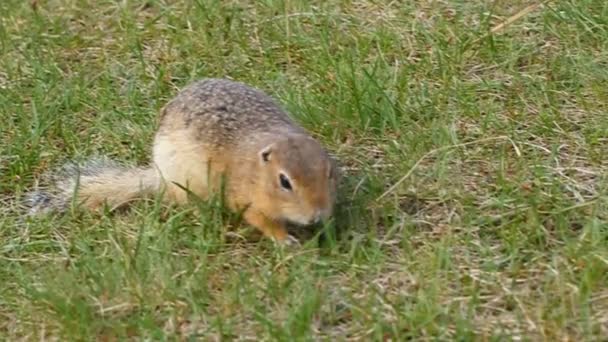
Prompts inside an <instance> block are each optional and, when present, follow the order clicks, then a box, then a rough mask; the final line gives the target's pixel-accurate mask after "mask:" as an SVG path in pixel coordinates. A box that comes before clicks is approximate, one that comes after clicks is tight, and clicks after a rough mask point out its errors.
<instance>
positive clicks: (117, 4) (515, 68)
mask: <svg viewBox="0 0 608 342" xmlns="http://www.w3.org/2000/svg"><path fill="white" fill-rule="evenodd" d="M538 2H539V1H519V0H515V1H464V0H461V1H456V0H453V1H430V0H425V1H392V2H390V1H373V0H359V1H350V0H331V1H304V0H265V1H210V0H198V1H161V0H150V1H145V2H144V1H141V2H136V1H109V0H102V1H85V0H73V1H69V0H61V1H60V0H48V1H43V0H40V1H36V0H34V1H21V0H3V1H0V16H1V21H0V51H1V54H0V196H2V197H1V198H0V200H2V208H1V209H0V337H2V339H8V340H15V339H28V340H29V339H41V338H51V337H59V338H60V339H62V340H74V339H76V340H89V339H94V338H97V339H101V340H113V339H123V338H126V337H131V338H137V339H139V338H149V339H153V340H156V339H163V338H175V337H177V338H178V339H181V338H187V337H197V336H198V337H204V338H205V339H212V340H213V339H224V338H237V337H238V338H241V339H248V338H249V339H265V340H268V339H272V340H291V339H297V340H307V339H328V340H330V339H339V340H344V339H374V340H381V339H392V340H404V339H408V338H415V339H436V338H438V339H439V340H451V339H458V340H470V339H477V340H502V339H526V340H541V339H545V340H552V341H553V340H593V339H594V338H595V339H597V338H600V337H601V336H603V337H604V338H605V336H608V161H607V158H606V156H607V154H608V108H607V103H608V102H607V101H608V86H607V84H608V83H607V82H608V2H606V1H604V0H576V1H575V0H572V1H557V0H556V1H551V2H548V3H546V4H545V5H544V6H541V7H537V8H530V9H531V11H529V13H526V12H525V11H524V12H523V13H522V14H525V15H523V16H522V17H521V18H514V19H517V20H515V21H514V22H513V23H510V24H509V25H506V26H505V27H504V28H503V29H501V27H500V26H498V25H500V24H501V23H502V22H504V21H505V20H507V19H508V18H510V17H512V16H514V15H516V14H517V13H518V12H520V11H521V10H522V9H524V8H526V7H527V6H529V5H533V4H535V3H538ZM493 28H494V29H495V30H494V31H495V32H494V33H491V30H492V29H493ZM209 76H213V77H231V78H234V79H237V80H240V81H244V82H247V83H249V84H252V85H254V86H256V87H259V88H261V89H264V90H266V91H267V92H269V93H271V94H272V95H274V96H275V97H276V98H278V99H279V100H280V101H281V102H282V103H284V105H285V107H286V108H288V109H289V110H290V112H292V113H293V115H294V117H296V119H297V120H298V121H299V122H300V123H301V124H302V125H304V126H305V127H306V128H307V129H309V130H310V131H311V132H313V133H314V134H315V135H316V136H317V137H318V138H319V139H320V140H321V141H323V143H324V144H326V145H327V146H328V148H329V149H331V150H332V151H333V152H334V153H336V154H337V155H338V156H339V158H340V160H341V163H342V166H343V168H344V170H345V173H346V177H345V180H344V184H343V186H342V187H341V193H340V197H341V201H340V202H341V205H340V207H339V210H338V213H337V217H336V222H335V225H334V227H333V228H335V229H329V230H328V231H329V232H330V233H331V232H335V234H328V235H326V236H325V238H323V239H321V238H318V239H316V238H313V239H312V240H310V241H309V243H308V244H307V245H306V246H304V247H303V248H301V249H299V250H281V249H278V248H276V247H275V246H273V245H272V244H271V243H269V242H268V241H258V242H256V241H255V240H254V239H249V238H245V239H242V238H239V237H238V234H234V232H237V233H239V234H240V233H242V234H240V235H244V236H245V237H247V236H249V235H250V232H251V229H250V228H248V227H246V226H245V225H243V224H241V223H240V222H239V220H238V219H236V218H235V217H234V215H231V214H230V213H227V212H226V211H225V210H223V209H222V206H221V204H220V203H218V202H217V201H210V202H209V203H199V204H198V205H194V204H193V205H192V206H189V207H182V208H168V207H162V206H160V205H158V204H157V203H155V202H153V201H150V202H140V203H137V204H136V205H134V207H133V208H132V209H130V210H128V211H127V212H125V213H119V214H117V213H113V214H109V213H108V214H104V215H95V214H91V213H87V212H83V211H78V210H76V211H73V212H70V213H69V214H66V215H63V216H51V217H46V218H38V219H24V217H23V216H22V214H21V212H20V211H19V208H18V206H17V204H16V203H18V201H19V200H20V199H21V198H22V196H23V195H24V193H25V192H26V191H27V190H28V189H31V188H32V186H33V185H34V184H35V181H36V180H37V179H39V178H40V176H41V175H42V174H44V173H45V172H47V171H49V170H52V169H53V168H55V167H57V166H59V165H61V164H62V163H64V162H65V161H67V160H70V159H78V160H79V159H86V158H88V157H90V156H93V155H107V156H110V157H112V158H115V159H117V160H120V161H125V162H132V163H137V164H144V163H147V162H148V161H149V158H150V156H149V148H150V144H151V141H152V136H153V133H154V130H155V127H156V117H157V112H158V110H159V108H160V107H161V106H162V105H163V104H164V103H165V102H166V101H167V100H168V99H169V98H171V97H172V96H174V95H175V93H176V91H177V90H178V89H179V88H180V87H182V86H184V85H186V84H187V83H189V82H191V81H192V80H194V79H197V78H201V77H209ZM393 185H394V186H393ZM330 228H332V227H330ZM230 232H233V233H232V234H231V233H230Z"/></svg>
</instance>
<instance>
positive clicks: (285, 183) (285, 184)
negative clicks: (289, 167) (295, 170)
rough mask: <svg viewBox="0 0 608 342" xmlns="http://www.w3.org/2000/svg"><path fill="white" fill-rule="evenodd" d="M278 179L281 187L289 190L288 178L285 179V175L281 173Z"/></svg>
mask: <svg viewBox="0 0 608 342" xmlns="http://www.w3.org/2000/svg"><path fill="white" fill-rule="evenodd" d="M279 181H280V182H281V187H282V188H283V189H285V190H289V191H291V183H290V182H289V179H287V176H285V175H284V174H282V173H281V174H279Z"/></svg>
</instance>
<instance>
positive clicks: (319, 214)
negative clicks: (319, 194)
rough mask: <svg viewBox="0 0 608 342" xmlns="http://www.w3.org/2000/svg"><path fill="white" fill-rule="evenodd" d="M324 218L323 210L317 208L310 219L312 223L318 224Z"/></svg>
mask: <svg viewBox="0 0 608 342" xmlns="http://www.w3.org/2000/svg"><path fill="white" fill-rule="evenodd" d="M322 219H323V212H322V211H321V210H316V211H315V213H314V215H313V216H312V218H311V219H310V224H317V223H319V222H321V221H322Z"/></svg>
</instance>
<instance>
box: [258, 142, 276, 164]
mask: <svg viewBox="0 0 608 342" xmlns="http://www.w3.org/2000/svg"><path fill="white" fill-rule="evenodd" d="M272 148H273V146H272V145H268V146H266V147H264V148H263V149H261V150H260V160H261V161H262V162H263V163H267V162H269V161H270V157H271V155H272Z"/></svg>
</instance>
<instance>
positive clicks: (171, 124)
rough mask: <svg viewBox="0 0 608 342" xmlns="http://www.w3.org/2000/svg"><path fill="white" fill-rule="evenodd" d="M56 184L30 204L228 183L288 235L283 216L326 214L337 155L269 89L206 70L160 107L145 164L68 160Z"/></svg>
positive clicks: (243, 204) (173, 192) (98, 201)
mask: <svg viewBox="0 0 608 342" xmlns="http://www.w3.org/2000/svg"><path fill="white" fill-rule="evenodd" d="M55 178H56V181H55V184H54V186H51V187H49V189H54V191H47V192H43V191H36V192H34V193H33V195H32V196H31V197H30V207H31V208H32V209H31V210H32V212H33V213H38V212H42V211H48V210H62V209H63V210H64V209H66V208H67V207H68V205H69V204H70V203H72V201H73V200H74V199H76V200H77V202H79V203H80V204H82V205H83V206H84V207H86V208H89V209H98V208H100V207H103V205H104V204H105V203H107V205H109V206H110V207H120V206H122V205H123V204H125V203H127V202H130V201H132V200H134V199H136V198H140V197H143V196H146V195H152V194H155V193H162V194H163V198H164V199H166V200H168V201H171V202H176V203H184V202H186V201H187V200H188V192H187V191H185V190H184V189H188V190H189V191H190V192H192V193H193V194H195V195H197V196H198V197H199V198H203V199H206V198H209V196H210V195H211V194H212V192H214V191H217V190H219V188H220V186H221V185H222V184H223V185H224V193H225V199H226V202H227V204H228V207H229V208H230V209H232V210H234V211H239V210H244V213H243V217H244V218H245V220H246V221H247V222H248V223H250V224H251V225H252V226H254V227H256V228H258V229H259V230H260V231H261V232H262V233H263V234H264V235H265V236H267V237H270V238H274V239H276V240H278V241H281V242H293V237H291V235H289V234H288V233H287V230H286V226H287V224H289V223H292V224H296V225H299V226H303V225H310V224H314V223H317V222H319V221H324V220H325V219H327V218H329V217H330V216H331V214H332V211H333V207H334V203H335V201H336V183H337V170H336V163H335V160H334V159H333V158H331V157H330V156H329V154H328V153H327V152H326V150H325V149H324V148H323V147H322V146H321V145H320V143H319V142H318V141H317V140H315V139H314V138H312V137H311V136H310V135H309V134H308V133H307V132H306V131H305V130H304V129H303V128H301V127H300V126H298V125H297V124H296V123H295V122H294V121H292V119H290V117H289V116H288V114H287V113H286V111H284V110H283V109H282V108H281V107H280V106H279V105H278V104H277V103H276V102H275V101H274V100H273V99H272V98H271V97H270V96H268V95H266V94H265V93H263V92H262V91H260V90H257V89H254V88H251V87H249V86H247V85H245V84H243V83H239V82H235V81H229V80H225V79H204V80H200V81H197V82H194V83H193V84H191V85H189V86H187V87H186V88H184V89H183V90H182V91H180V92H179V93H178V94H177V96H176V97H175V98H174V99H173V100H171V101H170V102H169V103H167V104H166V105H165V106H164V107H163V108H162V110H161V113H160V125H159V128H158V130H157V132H156V136H155V139H154V146H153V163H152V165H150V166H149V167H142V168H129V167H125V166H121V165H119V164H117V163H114V162H111V161H107V160H106V161H104V160H101V161H93V162H89V163H88V164H85V165H84V166H80V167H78V166H71V167H68V168H67V169H66V170H64V172H63V173H62V174H61V176H59V177H55Z"/></svg>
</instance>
